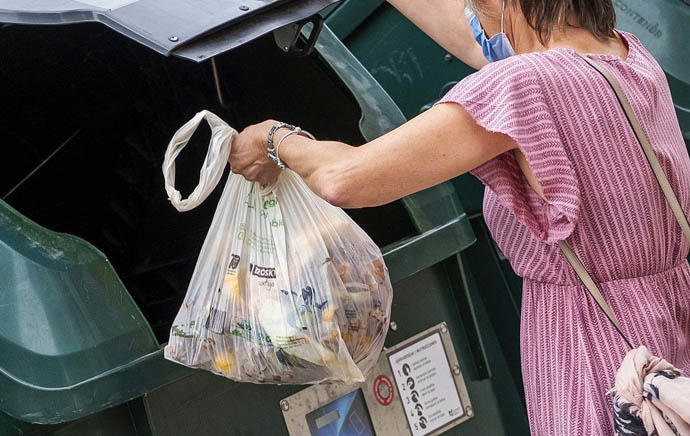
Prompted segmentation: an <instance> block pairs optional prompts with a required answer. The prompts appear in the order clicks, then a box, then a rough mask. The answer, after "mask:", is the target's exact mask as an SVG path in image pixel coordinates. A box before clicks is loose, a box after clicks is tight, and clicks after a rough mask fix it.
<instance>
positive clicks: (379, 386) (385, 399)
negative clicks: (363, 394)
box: [374, 374, 393, 406]
mask: <svg viewBox="0 0 690 436" xmlns="http://www.w3.org/2000/svg"><path fill="white" fill-rule="evenodd" d="M374 396H375V397H376V401H378V402H379V403H381V404H382V405H384V406H387V405H389V404H390V403H392V402H393V383H391V381H390V379H389V378H388V377H386V376H385V375H383V374H381V375H379V376H378V377H376V379H375V380H374Z"/></svg>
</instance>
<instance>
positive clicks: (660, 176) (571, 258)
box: [558, 53, 690, 348]
mask: <svg viewBox="0 0 690 436" xmlns="http://www.w3.org/2000/svg"><path fill="white" fill-rule="evenodd" d="M578 54H579V53H578ZM579 56H580V57H581V58H582V59H584V60H585V61H586V62H587V63H588V64H589V65H591V66H592V67H593V68H594V69H595V70H597V71H598V72H599V73H600V74H601V75H602V76H603V77H604V79H606V81H607V82H609V85H611V88H612V89H613V91H614V93H615V94H616V97H617V99H618V102H619V103H620V105H621V107H622V108H623V111H624V112H625V116H626V118H627V119H628V122H629V123H630V126H631V127H632V129H633V132H634V133H635V136H636V137H637V141H638V142H639V144H640V146H641V147H642V151H643V152H644V154H645V156H646V157H647V161H648V162H649V165H650V167H651V168H652V172H653V173H654V176H655V177H656V179H657V181H658V182H659V186H661V190H662V191H663V193H664V196H665V197H666V200H667V201H668V204H669V206H670V207H671V210H672V211H673V215H674V216H675V217H676V220H677V221H678V224H679V225H680V227H681V229H682V230H683V233H684V234H685V237H686V238H687V239H688V241H690V225H688V220H687V218H686V216H685V213H684V212H683V209H682V208H681V206H680V203H679V202H678V198H677V197H676V194H675V192H673V188H671V184H670V183H669V182H668V178H667V177H666V173H665V172H664V170H663V168H662V167H661V164H660V163H659V159H658V158H657V156H656V154H655V153H654V150H653V149H652V146H651V145H650V143H649V139H648V138H647V135H646V134H645V132H644V129H642V126H641V125H640V122H639V121H638V119H637V116H636V115H635V112H633V110H632V107H631V106H630V102H629V101H628V99H627V97H626V96H625V93H624V92H623V90H622V88H621V86H620V84H619V83H618V81H617V80H616V78H615V77H613V76H612V75H611V74H609V73H608V71H606V70H604V69H603V68H602V67H601V66H600V65H599V64H598V63H596V62H595V61H593V60H592V59H590V58H589V57H587V56H585V55H582V54H579ZM558 246H559V247H560V249H561V251H562V252H563V254H564V255H565V257H566V259H567V260H568V262H569V263H570V265H572V267H573V269H574V270H575V272H576V273H577V275H578V277H580V280H581V281H582V283H583V284H584V285H585V287H586V288H587V290H588V291H589V293H590V295H591V296H592V298H594V300H595V301H596V302H597V304H598V305H599V307H600V308H601V310H602V311H603V312H604V314H605V315H606V317H607V318H608V319H609V321H611V323H612V324H613V326H614V327H615V328H616V330H617V331H618V333H619V334H620V335H621V337H622V338H623V340H624V341H625V343H626V344H627V345H628V347H630V348H633V346H632V344H631V343H630V341H629V340H628V338H627V337H626V336H625V335H624V334H623V331H622V330H621V327H620V324H619V323H618V320H617V319H616V315H615V314H614V313H613V311H612V310H611V307H610V306H609V305H608V303H607V302H606V300H605V299H604V297H603V295H601V292H600V291H599V288H598V287H597V285H596V283H594V280H592V277H591V276H590V275H589V273H588V272H587V269H586V268H585V267H584V265H583V264H582V262H581V261H580V259H579V258H578V257H577V254H575V252H574V251H573V250H572V248H570V245H568V243H567V242H565V241H559V242H558Z"/></svg>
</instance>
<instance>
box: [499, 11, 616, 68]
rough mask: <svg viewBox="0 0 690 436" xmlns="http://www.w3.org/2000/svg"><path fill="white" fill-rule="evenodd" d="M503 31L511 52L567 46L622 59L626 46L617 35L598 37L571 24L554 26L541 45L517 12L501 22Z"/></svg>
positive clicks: (534, 33)
mask: <svg viewBox="0 0 690 436" xmlns="http://www.w3.org/2000/svg"><path fill="white" fill-rule="evenodd" d="M505 27H506V29H505V32H506V34H507V35H508V36H509V37H510V40H511V44H512V45H513V49H514V50H515V53H518V54H519V53H530V52H535V51H544V50H548V49H550V48H554V47H567V48H570V49H573V50H575V51H577V52H580V53H605V54H612V55H616V56H618V57H620V58H622V59H625V58H626V57H627V52H628V50H627V48H626V46H625V44H624V43H623V41H622V40H621V38H620V37H618V36H617V37H616V38H608V39H606V40H603V41H602V40H600V39H598V38H597V37H596V36H594V35H593V34H592V33H591V32H589V31H588V30H585V29H582V28H579V27H575V26H573V25H567V26H554V28H553V30H552V32H551V36H550V38H549V40H548V41H546V44H542V43H541V42H540V41H539V38H538V37H537V33H536V32H535V31H534V30H533V29H532V27H530V26H529V24H528V23H527V21H526V20H525V17H524V15H522V14H521V13H517V14H515V13H514V14H510V16H509V17H508V19H507V20H506V23H505Z"/></svg>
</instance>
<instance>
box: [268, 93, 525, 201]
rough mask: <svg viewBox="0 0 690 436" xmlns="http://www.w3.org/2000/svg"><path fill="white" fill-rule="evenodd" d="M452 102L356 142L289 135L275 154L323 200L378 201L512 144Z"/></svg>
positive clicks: (456, 172)
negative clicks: (377, 134)
mask: <svg viewBox="0 0 690 436" xmlns="http://www.w3.org/2000/svg"><path fill="white" fill-rule="evenodd" d="M516 147H517V144H516V143H515V142H514V141H513V140H512V139H511V138H509V137H508V136H506V135H503V134H498V133H493V132H489V131H487V130H486V129H484V128H482V127H480V126H479V125H477V123H476V122H475V121H474V119H473V118H472V117H471V116H470V115H469V114H468V113H467V112H466V111H465V109H464V108H462V107H461V106H460V105H457V104H441V105H437V106H434V107H432V108H431V109H429V110H427V111H425V112H423V113H421V114H419V115H417V116H416V117H414V118H413V119H411V120H409V121H408V122H406V123H405V124H403V125H401V126H399V127H398V128H396V129H394V130H392V131H390V132H388V133H386V134H385V135H383V136H380V137H379V138H376V139H374V140H373V141H371V142H368V143H366V144H364V145H362V146H359V147H351V146H349V145H347V144H344V143H342V142H337V141H316V140H312V139H309V138H306V137H303V136H297V135H290V136H289V137H287V138H286V139H285V141H283V143H282V145H281V148H280V157H281V159H282V160H283V161H284V162H285V163H286V164H287V165H288V166H289V167H290V168H291V169H292V170H293V171H295V172H297V173H298V174H299V175H300V176H302V177H303V178H304V179H305V181H306V182H307V184H308V185H309V187H310V188H311V189H312V190H313V191H314V192H315V193H316V194H317V195H319V196H320V197H322V198H324V199H325V200H326V201H328V202H329V203H331V204H333V205H336V206H340V207H345V208H358V207H369V206H378V205H381V204H385V203H389V202H391V201H394V200H397V199H398V198H401V197H403V196H405V195H409V194H412V193H413V192H417V191H420V190H422V189H425V188H428V187H430V186H434V185H436V184H438V183H441V182H443V181H445V180H448V179H451V178H453V177H455V176H458V175H460V174H463V173H465V172H467V171H470V170H471V169H473V168H476V167H477V166H479V165H481V164H482V163H484V162H486V161H488V160H489V159H492V158H493V157H495V156H497V155H499V154H501V153H504V152H506V151H508V150H511V149H514V148H516Z"/></svg>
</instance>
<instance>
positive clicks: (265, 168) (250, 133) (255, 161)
mask: <svg viewBox="0 0 690 436" xmlns="http://www.w3.org/2000/svg"><path fill="white" fill-rule="evenodd" d="M275 123H276V121H275V120H266V121H262V122H260V123H258V124H252V125H250V126H248V127H246V128H245V129H244V130H242V131H241V132H240V133H239V134H238V135H237V136H236V137H235V140H234V141H233V142H232V147H231V150H230V156H229V157H228V162H229V163H230V169H231V171H232V172H233V173H235V174H241V175H242V176H244V178H245V179H247V180H249V181H257V182H259V183H261V185H263V186H265V185H269V184H271V183H273V182H275V181H276V180H277V179H278V175H279V174H280V168H278V166H277V165H276V164H275V163H274V162H273V161H272V160H271V159H269V158H268V155H267V153H268V149H267V146H268V145H267V143H266V139H267V137H268V132H269V131H270V130H271V127H272V126H273V125H274V124H275Z"/></svg>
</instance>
